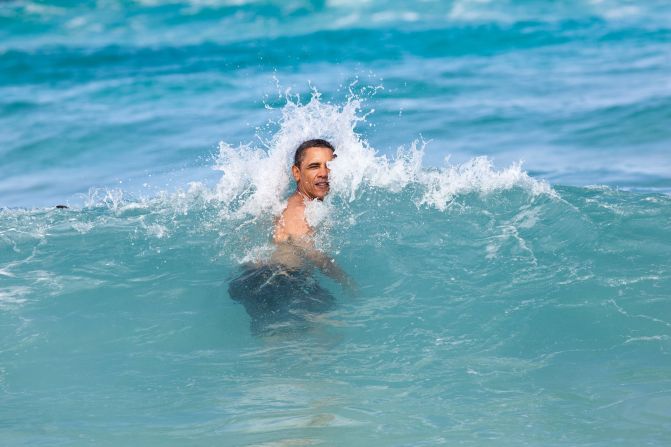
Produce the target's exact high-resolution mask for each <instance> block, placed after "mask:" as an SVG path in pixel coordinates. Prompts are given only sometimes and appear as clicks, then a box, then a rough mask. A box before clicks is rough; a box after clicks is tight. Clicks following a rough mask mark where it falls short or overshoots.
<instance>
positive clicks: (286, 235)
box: [273, 194, 311, 243]
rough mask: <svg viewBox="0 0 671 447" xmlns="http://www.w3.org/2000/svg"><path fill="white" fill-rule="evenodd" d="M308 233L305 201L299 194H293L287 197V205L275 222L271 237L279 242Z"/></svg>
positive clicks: (309, 231)
mask: <svg viewBox="0 0 671 447" xmlns="http://www.w3.org/2000/svg"><path fill="white" fill-rule="evenodd" d="M310 233H311V229H310V226H309V225H308V224H307V222H306V220H305V202H304V201H303V198H302V197H301V196H300V195H297V194H294V195H292V196H291V197H289V200H288V201H287V207H286V208H285V209H284V211H283V212H282V214H281V215H280V216H279V218H278V219H277V220H276V222H275V232H274V234H273V239H274V241H275V242H276V243H280V242H286V241H287V240H289V239H291V238H299V237H301V236H305V235H308V234H310Z"/></svg>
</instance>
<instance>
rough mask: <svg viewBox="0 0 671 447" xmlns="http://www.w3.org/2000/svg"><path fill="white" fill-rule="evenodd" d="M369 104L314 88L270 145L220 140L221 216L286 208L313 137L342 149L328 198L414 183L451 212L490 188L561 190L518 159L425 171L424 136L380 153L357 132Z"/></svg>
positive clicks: (294, 104)
mask: <svg viewBox="0 0 671 447" xmlns="http://www.w3.org/2000/svg"><path fill="white" fill-rule="evenodd" d="M362 102H363V101H362V99H360V98H357V97H355V96H351V97H350V98H349V99H348V100H347V101H346V102H345V103H344V104H343V105H340V106H339V105H337V104H331V103H328V102H324V101H322V99H321V96H320V94H319V93H318V92H313V94H312V96H311V97H310V100H309V102H307V103H306V104H302V103H301V102H300V98H292V97H287V103H286V105H285V106H284V108H283V109H282V117H281V120H280V121H279V130H278V131H277V133H275V135H274V136H273V138H272V139H271V140H270V142H269V143H268V144H267V145H266V147H254V146H252V145H243V146H239V147H233V146H231V145H229V144H227V143H225V142H222V143H220V153H219V158H218V160H217V163H216V167H215V168H216V169H218V170H220V171H221V172H222V176H221V179H220V180H219V182H218V184H217V186H216V191H215V197H216V200H218V201H219V202H220V203H221V204H222V205H223V207H222V216H224V217H227V218H233V219H241V218H249V217H258V216H261V215H263V214H272V215H276V214H278V213H279V212H281V210H282V209H283V207H284V199H285V198H286V196H287V195H288V193H289V189H290V188H291V187H292V183H293V180H292V179H290V176H289V168H290V165H291V163H292V159H293V154H294V150H295V148H296V147H297V146H298V145H299V144H300V143H301V142H302V141H305V140H308V139H312V138H325V139H327V140H329V141H331V142H332V143H333V144H334V146H335V147H336V154H337V155H338V157H337V158H336V159H335V160H333V161H332V162H330V168H331V174H330V177H331V178H330V180H331V194H330V195H329V201H331V200H333V198H338V199H343V200H344V201H346V202H352V201H354V200H356V199H357V197H358V196H360V195H361V194H362V193H363V192H364V191H366V190H369V189H382V190H386V191H389V192H391V193H398V192H400V191H403V190H405V189H406V188H408V187H409V186H413V187H415V188H416V189H417V191H419V196H418V197H416V199H415V201H416V204H417V205H418V206H423V205H425V206H429V207H433V208H436V209H439V210H445V209H447V208H448V207H449V206H450V204H451V202H452V201H453V199H454V198H455V197H456V196H458V195H459V194H464V193H474V192H475V193H479V194H488V193H491V192H494V191H499V190H505V189H511V188H516V187H519V188H523V189H524V190H526V191H528V192H529V193H531V194H533V195H538V194H550V195H553V194H554V192H553V190H552V189H551V188H550V186H549V185H548V184H547V183H546V182H544V181H540V180H536V179H534V178H532V177H530V176H529V175H528V174H527V173H526V172H525V171H524V170H523V169H522V167H521V165H520V164H519V163H518V164H513V165H512V166H510V167H508V168H506V169H503V170H496V169H495V168H494V166H493V164H492V162H491V161H490V160H489V159H488V158H486V157H477V158H474V159H472V160H470V161H468V162H466V163H464V164H462V165H450V164H449V158H448V159H446V160H445V164H444V166H442V167H439V168H432V169H426V168H424V167H423V165H422V160H423V156H424V148H425V146H426V143H425V142H423V141H414V142H412V143H411V144H410V145H409V146H407V147H405V146H401V147H399V148H398V150H397V151H396V154H394V155H393V156H389V155H386V154H379V153H378V152H377V151H376V150H375V149H374V148H372V147H371V146H370V145H369V144H368V142H367V141H366V140H365V139H363V138H362V137H361V135H360V134H358V133H357V131H356V127H357V125H358V124H360V123H363V122H365V121H366V117H367V114H366V113H363V111H362ZM371 112H372V111H369V112H368V113H371ZM320 220H322V219H320Z"/></svg>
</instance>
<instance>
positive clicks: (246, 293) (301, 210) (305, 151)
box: [228, 139, 355, 334]
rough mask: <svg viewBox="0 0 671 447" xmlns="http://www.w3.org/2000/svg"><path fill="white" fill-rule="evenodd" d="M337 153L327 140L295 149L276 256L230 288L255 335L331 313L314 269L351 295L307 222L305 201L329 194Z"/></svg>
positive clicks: (348, 284)
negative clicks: (291, 183)
mask: <svg viewBox="0 0 671 447" xmlns="http://www.w3.org/2000/svg"><path fill="white" fill-rule="evenodd" d="M334 158H335V149H334V147H333V146H332V145H331V143H329V142H328V141H326V140H320V139H317V140H308V141H305V142H303V143H302V144H301V145H300V146H298V148H297V149H296V153H295V154H294V164H293V165H292V166H291V173H292V175H293V177H294V180H295V181H296V191H295V192H294V193H293V194H292V195H291V196H290V197H289V199H288V200H287V207H286V208H285V209H284V211H283V212H282V214H281V215H280V216H279V218H278V219H277V221H276V222H275V228H274V232H273V242H274V243H275V245H276V249H275V252H274V253H273V255H272V257H271V262H270V264H269V265H264V266H247V268H246V270H245V271H244V272H243V273H242V275H240V276H239V277H238V278H236V279H234V280H233V281H231V282H230V283H229V287H228V291H229V295H230V296H231V298H233V299H234V300H236V301H239V302H241V303H242V304H243V305H244V306H245V309H246V310H247V313H248V314H249V315H250V317H251V319H252V321H251V326H252V331H253V332H254V333H256V334H271V333H274V332H276V331H278V330H287V329H290V330H295V329H296V328H298V327H300V326H301V325H302V324H303V323H306V322H307V321H309V320H310V315H314V314H316V313H321V312H324V311H328V310H329V309H331V308H332V307H333V305H334V303H335V299H334V297H333V296H332V295H331V294H330V293H329V292H328V291H327V290H326V289H324V288H322V287H321V286H320V285H319V283H318V282H317V280H316V279H315V278H314V277H313V276H312V275H311V274H310V271H311V270H312V269H313V268H315V267H317V268H318V269H320V270H321V271H322V272H323V273H324V274H325V275H328V276H330V277H332V278H333V279H335V280H336V281H338V282H339V283H340V284H341V285H343V287H345V289H346V290H347V291H348V292H350V293H352V292H353V291H354V288H355V286H354V282H353V281H352V280H351V279H350V278H349V277H348V276H347V274H345V272H344V271H343V270H342V269H340V268H339V267H338V266H337V265H336V264H335V262H334V261H333V260H332V259H330V258H329V257H327V256H326V255H325V254H324V253H322V252H320V251H319V250H317V249H316V247H315V246H314V240H313V236H314V230H313V229H312V228H310V226H309V225H308V223H307V220H306V219H305V208H306V205H307V203H308V202H309V201H312V200H315V199H316V200H324V197H326V195H327V194H328V193H329V191H330V185H329V173H330V169H329V167H328V162H330V161H331V160H333V159H334Z"/></svg>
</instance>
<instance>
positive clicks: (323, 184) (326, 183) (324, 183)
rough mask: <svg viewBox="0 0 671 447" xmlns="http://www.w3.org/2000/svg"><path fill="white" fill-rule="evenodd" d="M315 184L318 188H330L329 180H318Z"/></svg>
mask: <svg viewBox="0 0 671 447" xmlns="http://www.w3.org/2000/svg"><path fill="white" fill-rule="evenodd" d="M315 186H316V187H317V188H328V187H329V182H317V183H315Z"/></svg>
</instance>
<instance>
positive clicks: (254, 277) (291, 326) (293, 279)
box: [228, 265, 335, 336]
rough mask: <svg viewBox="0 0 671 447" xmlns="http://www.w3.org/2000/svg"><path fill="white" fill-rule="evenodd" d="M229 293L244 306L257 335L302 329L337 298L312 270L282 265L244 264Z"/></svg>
mask: <svg viewBox="0 0 671 447" xmlns="http://www.w3.org/2000/svg"><path fill="white" fill-rule="evenodd" d="M228 294H229V296H230V297H231V298H232V299H233V300H234V301H237V302H239V303H241V304H242V305H243V306H244V307H245V310H246V311H247V314H249V316H250V317H251V323H250V328H251V331H252V334H254V335H256V336H269V335H279V334H287V333H295V332H303V331H305V330H308V329H309V328H310V327H311V321H312V319H313V318H314V317H315V316H317V315H319V314H322V313H325V312H328V311H330V310H332V309H333V308H334V306H335V297H334V296H333V295H332V294H331V293H330V292H329V291H328V290H326V289H325V288H323V287H322V286H321V285H320V284H319V282H318V281H317V279H316V278H315V277H314V276H313V275H312V274H311V273H310V272H309V271H305V270H287V269H286V268H284V267H282V266H279V265H262V266H258V265H248V266H244V267H243V268H242V273H241V274H240V275H239V276H238V277H236V278H235V279H233V280H231V281H230V282H229V284H228Z"/></svg>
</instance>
